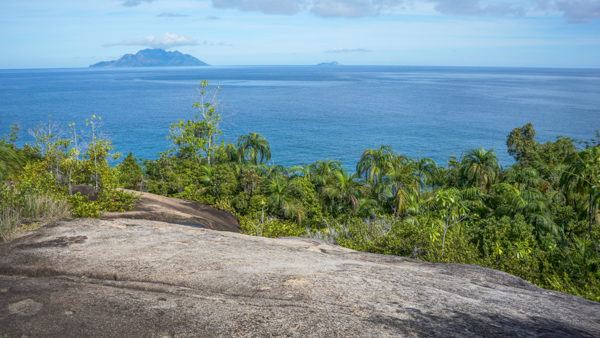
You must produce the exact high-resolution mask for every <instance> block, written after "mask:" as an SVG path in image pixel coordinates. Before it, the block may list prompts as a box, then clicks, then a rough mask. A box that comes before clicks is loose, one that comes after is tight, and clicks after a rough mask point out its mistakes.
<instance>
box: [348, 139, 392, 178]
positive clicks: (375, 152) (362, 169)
mask: <svg viewBox="0 0 600 338" xmlns="http://www.w3.org/2000/svg"><path fill="white" fill-rule="evenodd" d="M395 160H396V154H395V153H394V151H393V150H392V148H391V147H389V146H382V147H380V148H379V149H367V150H365V152H363V154H362V156H361V157H360V160H359V161H358V164H357V165H356V172H357V173H358V174H359V175H360V177H362V178H364V179H365V181H366V182H368V183H371V184H372V185H373V186H376V185H377V184H379V183H381V181H382V180H383V177H384V176H385V174H386V173H387V172H388V171H389V170H390V169H391V168H392V166H393V163H394V161H395Z"/></svg>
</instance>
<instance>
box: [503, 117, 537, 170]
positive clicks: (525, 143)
mask: <svg viewBox="0 0 600 338" xmlns="http://www.w3.org/2000/svg"><path fill="white" fill-rule="evenodd" d="M506 146H507V148H508V154H509V155H510V156H512V157H514V158H515V160H517V161H519V162H523V163H531V162H532V161H534V156H535V153H536V147H537V142H536V141H535V129H534V128H533V124H531V123H527V124H526V125H524V126H522V127H520V128H515V129H513V130H512V131H511V132H510V134H509V135H508V138H507V140H506Z"/></svg>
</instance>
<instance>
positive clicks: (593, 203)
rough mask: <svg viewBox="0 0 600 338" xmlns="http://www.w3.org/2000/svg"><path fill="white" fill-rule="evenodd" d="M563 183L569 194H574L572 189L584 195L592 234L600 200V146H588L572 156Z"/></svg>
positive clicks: (562, 179) (562, 178)
mask: <svg viewBox="0 0 600 338" xmlns="http://www.w3.org/2000/svg"><path fill="white" fill-rule="evenodd" d="M561 185H562V186H563V189H564V191H565V194H566V195H567V196H569V195H572V193H571V191H572V192H575V193H578V194H580V195H581V196H584V198H585V200H586V203H585V205H586V209H587V210H586V211H587V220H588V224H589V233H590V234H591V232H592V226H593V225H594V224H595V223H596V217H597V216H596V215H597V212H598V211H597V209H598V202H600V146H596V147H591V148H587V149H585V150H583V151H580V152H579V153H577V154H576V155H574V156H572V158H571V159H570V161H569V165H568V166H567V168H566V169H565V171H564V172H563V175H562V177H561Z"/></svg>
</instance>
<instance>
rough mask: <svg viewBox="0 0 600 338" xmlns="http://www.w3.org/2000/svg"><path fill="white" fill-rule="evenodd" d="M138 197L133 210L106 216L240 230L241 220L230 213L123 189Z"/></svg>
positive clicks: (222, 229)
mask: <svg viewBox="0 0 600 338" xmlns="http://www.w3.org/2000/svg"><path fill="white" fill-rule="evenodd" d="M124 191H127V192H129V193H131V194H134V195H136V196H137V197H138V200H137V202H136V204H135V206H134V207H133V210H131V211H127V212H114V213H105V214H104V215H102V218H103V219H117V218H129V219H145V220H149V221H161V222H166V223H172V224H180V225H189V226H195V227H199V228H205V229H211V230H219V231H231V232H240V223H239V222H238V220H237V219H236V218H235V217H233V216H232V215H231V214H230V213H228V212H226V211H223V210H217V209H215V208H213V207H210V206H207V205H203V204H200V203H196V202H192V201H186V200H182V199H178V198H171V197H164V196H160V195H155V194H150V193H147V192H139V191H132V190H124Z"/></svg>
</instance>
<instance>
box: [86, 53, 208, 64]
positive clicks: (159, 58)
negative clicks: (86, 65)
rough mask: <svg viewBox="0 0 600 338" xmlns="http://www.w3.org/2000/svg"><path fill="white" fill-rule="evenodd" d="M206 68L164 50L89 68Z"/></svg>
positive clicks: (139, 54) (190, 58)
mask: <svg viewBox="0 0 600 338" xmlns="http://www.w3.org/2000/svg"><path fill="white" fill-rule="evenodd" d="M194 66H208V64H207V63H205V62H203V61H200V60H198V59H197V58H195V57H194V56H192V55H189V54H183V53H181V52H179V51H166V50H164V49H144V50H141V51H139V52H137V53H136V54H125V55H123V56H122V57H121V58H120V59H118V60H113V61H102V62H98V63H96V64H93V65H91V66H90V68H120V67H194Z"/></svg>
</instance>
